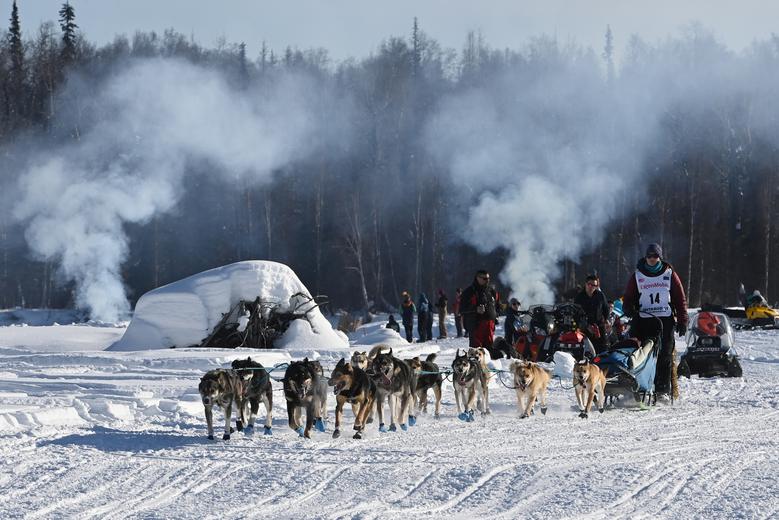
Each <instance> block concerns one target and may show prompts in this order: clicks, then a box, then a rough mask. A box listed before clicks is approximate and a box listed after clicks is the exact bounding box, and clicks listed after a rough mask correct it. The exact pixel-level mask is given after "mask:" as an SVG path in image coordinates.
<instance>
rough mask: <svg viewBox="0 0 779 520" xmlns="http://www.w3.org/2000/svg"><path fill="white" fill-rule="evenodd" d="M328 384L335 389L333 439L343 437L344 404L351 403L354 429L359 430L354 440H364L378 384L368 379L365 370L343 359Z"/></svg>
mask: <svg viewBox="0 0 779 520" xmlns="http://www.w3.org/2000/svg"><path fill="white" fill-rule="evenodd" d="M327 384H328V385H329V386H332V387H333V393H334V394H335V401H336V405H335V430H334V431H333V438H334V439H335V438H338V437H340V436H341V419H342V418H343V413H344V404H345V403H349V404H351V405H352V411H353V412H354V429H355V430H357V433H355V434H354V437H353V438H354V439H362V434H363V432H364V431H365V423H366V422H367V421H368V417H369V416H370V414H371V410H373V405H374V403H375V402H376V383H374V382H373V380H372V379H371V378H369V377H368V374H366V373H365V371H364V370H362V369H361V368H359V367H357V366H353V365H352V364H351V363H347V362H346V360H345V359H344V358H341V361H339V362H338V364H337V365H336V366H335V368H334V369H333V372H332V374H330V379H329V380H328V381H327Z"/></svg>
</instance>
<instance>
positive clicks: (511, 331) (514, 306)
mask: <svg viewBox="0 0 779 520" xmlns="http://www.w3.org/2000/svg"><path fill="white" fill-rule="evenodd" d="M521 306H522V305H521V304H520V303H519V300H517V299H516V298H512V299H510V300H509V305H508V307H506V320H505V321H504V322H503V337H504V338H505V339H506V341H507V342H508V344H509V345H513V344H514V342H515V341H517V339H518V333H517V329H518V328H519V327H520V326H521V325H522V322H521V320H520V319H519V309H520V307H521Z"/></svg>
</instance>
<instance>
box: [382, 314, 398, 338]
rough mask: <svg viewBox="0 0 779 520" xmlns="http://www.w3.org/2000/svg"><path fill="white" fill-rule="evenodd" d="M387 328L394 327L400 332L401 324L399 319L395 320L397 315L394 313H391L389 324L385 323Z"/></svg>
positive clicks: (393, 328)
mask: <svg viewBox="0 0 779 520" xmlns="http://www.w3.org/2000/svg"><path fill="white" fill-rule="evenodd" d="M385 327H386V328H388V329H392V330H394V331H395V332H397V333H398V334H400V324H398V322H397V321H395V316H393V315H392V314H390V315H389V320H388V321H387V325H385Z"/></svg>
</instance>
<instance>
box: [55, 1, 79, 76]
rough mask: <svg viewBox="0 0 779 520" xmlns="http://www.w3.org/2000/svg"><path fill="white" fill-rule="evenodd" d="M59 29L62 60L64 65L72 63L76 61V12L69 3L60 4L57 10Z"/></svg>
mask: <svg viewBox="0 0 779 520" xmlns="http://www.w3.org/2000/svg"><path fill="white" fill-rule="evenodd" d="M59 15H60V18H59V22H60V28H62V60H63V61H64V62H65V64H66V65H67V64H70V63H73V61H75V59H76V29H78V25H76V22H75V19H76V11H75V10H74V9H73V6H72V5H70V2H65V3H64V4H62V8H60V10H59Z"/></svg>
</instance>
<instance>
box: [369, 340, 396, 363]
mask: <svg viewBox="0 0 779 520" xmlns="http://www.w3.org/2000/svg"><path fill="white" fill-rule="evenodd" d="M391 351H392V349H391V348H390V346H389V345H385V344H383V343H380V344H378V345H376V346H375V347H373V348H372V349H371V350H370V351H369V352H368V361H369V362H371V361H373V360H374V359H376V356H378V355H379V354H382V353H385V352H391Z"/></svg>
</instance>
